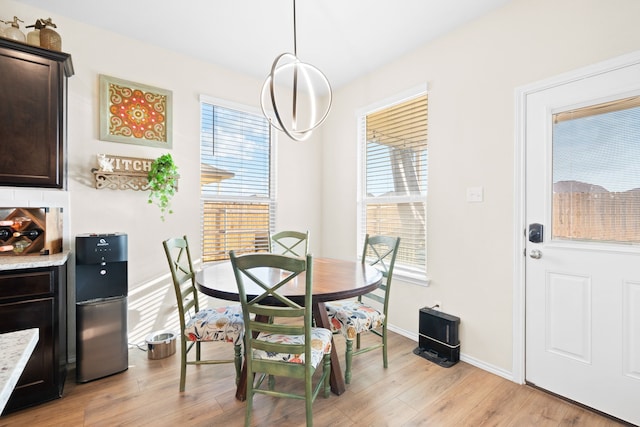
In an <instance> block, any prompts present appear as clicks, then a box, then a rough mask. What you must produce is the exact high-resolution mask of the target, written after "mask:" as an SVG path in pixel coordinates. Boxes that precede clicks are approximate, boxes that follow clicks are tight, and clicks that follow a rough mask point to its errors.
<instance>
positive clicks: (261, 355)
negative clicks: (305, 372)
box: [253, 328, 333, 368]
mask: <svg viewBox="0 0 640 427" xmlns="http://www.w3.org/2000/svg"><path fill="white" fill-rule="evenodd" d="M332 335H333V334H332V333H331V331H330V330H328V329H325V328H311V359H312V360H311V364H312V365H313V367H314V368H315V367H317V366H318V364H319V363H320V362H321V361H322V358H323V357H324V355H325V354H327V353H330V352H331V338H332ZM258 339H259V340H263V341H267V342H273V343H283V344H303V343H304V335H283V334H270V333H266V332H260V335H258ZM253 358H254V359H263V360H277V361H280V362H291V363H304V353H303V354H291V353H273V352H266V351H264V350H253Z"/></svg>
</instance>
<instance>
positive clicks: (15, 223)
mask: <svg viewBox="0 0 640 427" xmlns="http://www.w3.org/2000/svg"><path fill="white" fill-rule="evenodd" d="M30 222H31V218H27V217H26V216H16V217H14V218H11V219H4V220H2V221H0V227H11V228H13V229H14V230H19V229H21V228H22V227H23V226H26V224H29V223H30Z"/></svg>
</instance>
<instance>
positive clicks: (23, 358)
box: [0, 328, 39, 413]
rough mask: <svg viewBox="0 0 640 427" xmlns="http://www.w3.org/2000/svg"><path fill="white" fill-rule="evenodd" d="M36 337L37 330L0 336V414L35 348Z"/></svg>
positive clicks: (26, 330)
mask: <svg viewBox="0 0 640 427" xmlns="http://www.w3.org/2000/svg"><path fill="white" fill-rule="evenodd" d="M38 335H39V331H38V328H32V329H25V330H22V331H15V332H7V333H4V334H0V413H2V411H3V410H4V407H5V405H6V404H7V401H8V400H9V397H11V393H13V388H14V387H15V386H16V383H17V382H18V379H20V375H22V371H23V370H24V367H25V366H26V365H27V362H28V361H29V358H30V357H31V353H32V352H33V349H34V348H36V344H37V343H38Z"/></svg>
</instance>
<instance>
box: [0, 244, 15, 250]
mask: <svg viewBox="0 0 640 427" xmlns="http://www.w3.org/2000/svg"><path fill="white" fill-rule="evenodd" d="M12 250H13V245H2V246H0V252H9V251H12Z"/></svg>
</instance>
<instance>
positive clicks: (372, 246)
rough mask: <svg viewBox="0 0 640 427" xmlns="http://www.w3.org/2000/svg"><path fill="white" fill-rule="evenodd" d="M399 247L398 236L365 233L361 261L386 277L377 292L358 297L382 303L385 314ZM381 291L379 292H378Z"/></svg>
mask: <svg viewBox="0 0 640 427" xmlns="http://www.w3.org/2000/svg"><path fill="white" fill-rule="evenodd" d="M399 247H400V238H399V237H391V236H370V235H368V234H367V235H366V237H365V240H364V249H363V251H362V263H363V264H364V263H367V264H369V265H371V266H373V267H375V268H377V269H378V270H380V272H381V273H382V276H383V277H384V278H385V279H386V280H384V281H383V282H382V283H381V284H380V286H379V287H378V289H379V291H378V293H376V292H372V293H369V294H366V295H362V296H360V297H359V299H360V301H362V299H364V298H369V299H372V300H374V301H376V302H378V303H380V304H382V305H383V312H384V314H385V315H386V314H387V311H388V308H389V292H390V289H391V281H392V279H393V269H394V266H395V263H396V257H397V255H398V248H399ZM380 291H381V293H380Z"/></svg>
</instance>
